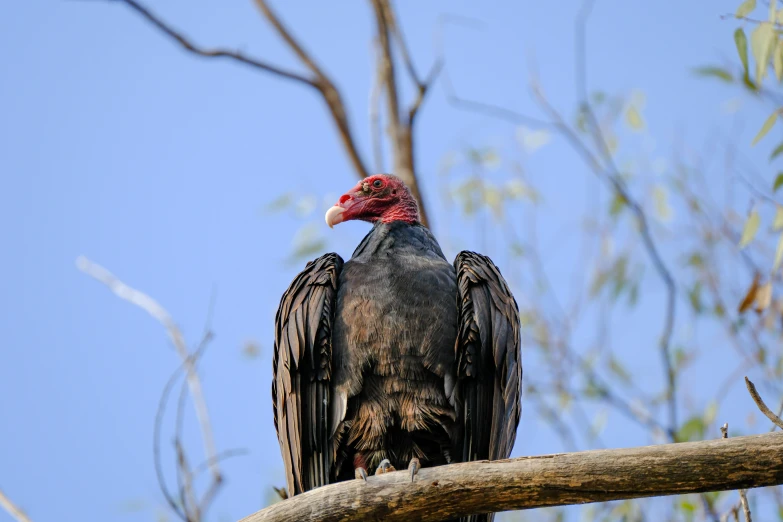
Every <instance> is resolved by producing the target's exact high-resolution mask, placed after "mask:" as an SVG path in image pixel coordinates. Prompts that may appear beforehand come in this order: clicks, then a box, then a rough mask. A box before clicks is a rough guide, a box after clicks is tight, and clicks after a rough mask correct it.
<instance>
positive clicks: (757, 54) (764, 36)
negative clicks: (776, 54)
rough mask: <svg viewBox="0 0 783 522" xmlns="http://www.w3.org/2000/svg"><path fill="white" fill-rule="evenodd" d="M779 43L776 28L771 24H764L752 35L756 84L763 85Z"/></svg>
mask: <svg viewBox="0 0 783 522" xmlns="http://www.w3.org/2000/svg"><path fill="white" fill-rule="evenodd" d="M777 43H778V35H777V34H776V33H775V26H774V25H772V24H771V23H769V22H763V23H760V24H759V25H757V26H756V28H755V29H754V30H753V32H752V33H751V34H750V48H751V50H752V51H753V57H754V58H755V59H756V82H757V83H761V81H762V80H763V79H764V77H765V76H766V75H767V67H768V66H769V59H770V57H771V56H772V51H773V49H775V47H776V46H777Z"/></svg>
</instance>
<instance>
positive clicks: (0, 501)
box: [0, 489, 32, 522]
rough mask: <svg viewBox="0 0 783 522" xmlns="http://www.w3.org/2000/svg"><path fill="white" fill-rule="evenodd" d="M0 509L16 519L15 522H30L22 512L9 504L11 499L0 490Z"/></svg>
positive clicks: (14, 505)
mask: <svg viewBox="0 0 783 522" xmlns="http://www.w3.org/2000/svg"><path fill="white" fill-rule="evenodd" d="M0 507H2V508H3V509H5V511H6V512H7V513H8V514H9V515H11V516H12V517H13V518H14V519H16V520H17V522H32V521H31V520H30V518H29V517H28V516H27V514H25V512H24V511H22V510H21V509H20V508H18V507H17V506H16V504H14V503H13V502H11V499H10V498H8V497H7V496H6V495H5V493H3V490H2V489H0Z"/></svg>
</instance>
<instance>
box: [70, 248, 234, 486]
mask: <svg viewBox="0 0 783 522" xmlns="http://www.w3.org/2000/svg"><path fill="white" fill-rule="evenodd" d="M76 266H77V267H78V268H79V270H81V271H82V272H84V273H85V274H87V275H89V276H91V277H92V278H94V279H96V280H97V281H99V282H101V283H103V284H104V285H106V286H107V287H108V288H109V289H110V290H111V291H112V292H114V293H115V294H116V295H117V297H119V298H120V299H124V300H125V301H128V302H129V303H131V304H134V305H136V306H138V307H139V308H141V309H142V310H144V311H145V312H147V313H148V314H150V315H151V316H152V317H153V318H154V319H156V320H157V321H158V322H159V323H160V324H161V325H163V327H164V328H165V329H166V333H167V334H168V336H169V338H170V339H171V341H172V343H173V344H174V347H175V348H176V350H177V353H178V354H179V356H180V358H181V359H182V362H183V364H184V365H185V369H186V371H187V380H188V387H189V388H190V395H191V397H193V406H194V407H195V409H196V417H197V418H198V422H199V425H200V427H201V436H202V439H203V441H204V453H205V454H206V457H207V459H210V458H212V457H214V456H215V455H216V454H217V451H215V442H214V440H213V437H212V425H211V423H210V420H209V411H208V410H207V404H206V402H205V401H204V394H203V393H202V391H201V380H200V379H199V376H198V374H197V373H196V370H195V366H194V364H193V360H192V359H191V356H190V353H189V352H188V347H187V345H186V344H185V338H184V336H183V335H182V332H181V331H180V329H179V327H178V326H177V325H176V323H174V320H173V319H172V317H171V315H170V314H169V313H168V312H167V311H166V309H165V308H163V307H162V306H161V305H160V304H159V303H158V302H157V301H156V300H155V299H153V298H152V297H150V296H148V295H147V294H145V293H144V292H140V291H139V290H136V289H134V288H131V287H130V286H128V285H126V284H125V283H123V282H122V281H120V280H119V279H118V278H117V277H116V276H115V275H114V274H112V273H111V272H109V271H108V270H106V269H105V268H104V267H102V266H100V265H98V264H97V263H93V262H92V261H90V260H89V259H87V258H86V257H84V256H79V258H78V259H77V260H76ZM210 469H211V471H212V476H213V478H214V479H215V480H218V477H220V476H221V475H220V468H219V467H218V464H217V462H214V463H213V465H212V466H211V468H210Z"/></svg>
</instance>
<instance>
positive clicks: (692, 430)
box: [677, 415, 706, 442]
mask: <svg viewBox="0 0 783 522" xmlns="http://www.w3.org/2000/svg"><path fill="white" fill-rule="evenodd" d="M705 430H706V426H705V425H704V419H703V418H702V417H701V415H695V416H693V417H691V418H690V419H688V421H687V422H686V423H685V424H683V425H682V427H681V428H680V430H679V431H678V432H677V441H678V442H687V441H689V440H694V439H703V438H704V432H705Z"/></svg>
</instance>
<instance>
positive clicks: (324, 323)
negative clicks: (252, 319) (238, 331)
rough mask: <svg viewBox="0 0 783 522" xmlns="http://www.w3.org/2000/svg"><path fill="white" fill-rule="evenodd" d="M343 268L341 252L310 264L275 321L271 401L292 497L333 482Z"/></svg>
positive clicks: (281, 306)
mask: <svg viewBox="0 0 783 522" xmlns="http://www.w3.org/2000/svg"><path fill="white" fill-rule="evenodd" d="M342 266H343V260H342V259H341V258H340V256H338V255H337V254H326V255H324V256H322V257H320V258H318V259H316V260H315V261H312V262H310V263H308V264H307V267H306V268H305V269H304V271H303V272H302V273H300V274H299V275H298V276H297V277H296V279H294V281H293V282H292V283H291V286H290V287H289V288H288V290H287V291H286V292H285V294H283V298H282V299H281V300H280V307H279V308H278V311H277V317H276V318H275V352H274V359H273V371H274V375H273V378H272V402H273V405H274V416H275V429H276V430H277V435H278V439H279V441H280V449H281V452H282V454H283V462H284V464H285V469H286V480H287V485H288V492H289V495H296V494H299V493H302V492H304V491H307V490H310V489H312V488H315V487H318V486H323V485H325V484H328V483H329V470H330V469H331V467H332V461H333V458H334V452H333V448H332V444H331V437H330V435H331V434H330V432H329V431H328V428H329V420H328V415H329V402H330V401H329V396H330V390H329V383H330V379H331V369H332V368H331V362H332V323H333V317H334V305H335V298H336V295H337V280H338V274H339V273H340V270H341V269H342Z"/></svg>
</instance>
